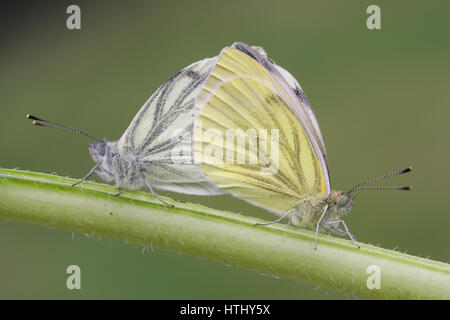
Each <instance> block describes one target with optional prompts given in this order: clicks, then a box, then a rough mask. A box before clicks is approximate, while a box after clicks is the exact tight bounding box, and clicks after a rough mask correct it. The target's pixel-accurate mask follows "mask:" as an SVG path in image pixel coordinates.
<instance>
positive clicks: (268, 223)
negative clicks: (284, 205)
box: [253, 208, 295, 226]
mask: <svg viewBox="0 0 450 320" xmlns="http://www.w3.org/2000/svg"><path fill="white" fill-rule="evenodd" d="M292 211H295V209H293V208H292V209H290V210H288V211H286V212H285V213H283V214H282V215H281V217H279V218H278V219H277V220H274V221H272V222H267V223H255V224H254V225H253V226H268V225H270V224H274V223H278V222H280V221H281V220H283V219H284V218H285V217H286V216H287V215H288V214H289V213H291V212H292Z"/></svg>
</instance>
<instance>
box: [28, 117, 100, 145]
mask: <svg viewBox="0 0 450 320" xmlns="http://www.w3.org/2000/svg"><path fill="white" fill-rule="evenodd" d="M27 118H28V119H31V120H34V121H33V124H34V125H35V126H40V127H47V128H54V129H60V130H64V131H69V132H73V133H77V134H82V135H84V136H86V137H88V138H90V139H92V140H94V141H97V142H100V140H98V139H96V138H94V137H93V136H91V135H90V134H88V133H86V132H84V131H81V130H78V129H74V128H71V127H68V126H65V125H62V124H60V123H57V122H53V121H49V120H44V119H41V118H38V117H35V116H33V115H31V114H27Z"/></svg>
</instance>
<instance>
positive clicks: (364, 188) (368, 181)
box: [346, 167, 412, 193]
mask: <svg viewBox="0 0 450 320" xmlns="http://www.w3.org/2000/svg"><path fill="white" fill-rule="evenodd" d="M411 170H412V167H408V168H406V169H403V170H400V171H396V172H393V173H389V174H385V175H383V176H380V177H378V178H374V179H369V180H366V181H364V182H361V183H359V184H357V185H356V186H354V187H352V188H351V189H350V190H348V191H347V192H346V193H351V192H353V191H356V190H411V186H404V187H362V186H363V185H366V184H369V183H372V182H375V181H378V180H382V179H386V178H389V177H393V176H398V175H400V174H404V173H408V172H410V171H411Z"/></svg>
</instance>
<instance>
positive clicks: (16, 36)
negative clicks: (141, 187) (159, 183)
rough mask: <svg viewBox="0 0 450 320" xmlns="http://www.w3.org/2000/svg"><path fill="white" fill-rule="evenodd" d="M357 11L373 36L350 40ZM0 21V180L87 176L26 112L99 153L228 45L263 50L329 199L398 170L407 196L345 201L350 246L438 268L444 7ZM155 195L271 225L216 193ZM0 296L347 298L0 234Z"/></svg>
mask: <svg viewBox="0 0 450 320" xmlns="http://www.w3.org/2000/svg"><path fill="white" fill-rule="evenodd" d="M373 3H376V4H377V5H379V6H380V8H381V24H382V29H381V30H368V29H367V27H366V19H367V17H368V16H369V15H368V14H367V13H366V8H367V7H368V6H369V5H370V4H373ZM70 4H77V5H79V6H80V8H81V30H68V29H67V27H66V19H67V17H68V16H69V15H68V14H67V13H66V8H67V7H68V6H69V5H70ZM0 9H1V10H0V15H1V16H0V43H1V50H0V97H1V100H0V166H1V167H4V168H20V169H30V170H35V171H42V172H47V173H52V172H56V173H57V174H59V175H63V176H65V175H68V176H71V177H75V178H80V177H82V176H84V175H85V174H86V173H87V172H88V170H89V169H90V168H91V167H92V165H93V162H92V160H91V159H90V156H89V153H88V149H87V147H88V142H89V141H88V140H87V139H85V138H84V137H81V136H77V135H72V134H66V133H63V132H61V131H56V130H48V129H42V128H36V127H33V126H32V125H31V123H30V121H29V120H27V119H26V118H25V115H26V114H27V113H33V114H36V115H38V116H42V117H43V118H48V119H50V120H55V121H59V122H62V123H66V124H69V125H71V126H74V127H75V128H79V129H83V130H86V131H87V132H89V133H90V134H92V135H93V136H96V137H107V138H108V139H110V140H115V139H118V138H120V136H121V135H122V133H123V132H124V130H125V129H126V128H127V126H128V124H129V123H130V121H131V120H132V118H133V117H134V115H135V114H136V112H137V111H138V110H139V108H140V106H141V105H142V104H143V103H144V102H145V101H146V100H147V98H148V97H149V96H150V95H151V94H152V93H153V92H154V91H155V90H156V89H157V88H158V87H159V86H160V85H161V84H162V83H164V82H165V81H166V80H168V79H169V78H170V77H171V76H172V75H174V74H175V73H176V72H178V71H179V70H180V69H181V68H183V67H184V66H186V65H189V64H190V63H192V62H194V61H197V60H200V59H202V58H205V57H211V56H215V55H217V54H218V53H219V52H220V50H221V49H222V48H223V47H225V46H228V45H231V44H232V43H233V42H235V41H244V42H246V43H248V44H251V45H260V46H262V47H264V48H265V50H266V51H267V52H268V54H269V56H270V58H272V59H273V60H275V61H276V62H277V63H278V64H279V65H281V66H283V67H284V68H286V69H287V70H289V71H290V72H291V73H292V74H293V75H294V76H295V77H296V78H297V80H298V81H299V82H300V84H301V85H302V87H303V89H304V91H305V93H306V95H307V96H308V98H309V100H310V101H311V104H312V107H313V109H314V111H315V113H316V116H317V118H318V121H319V123H320V126H321V129H322V133H323V135H324V139H325V145H326V147H327V153H328V161H329V162H328V165H329V168H330V174H331V182H332V187H333V188H334V189H346V188H349V187H351V186H353V185H354V184H356V183H359V182H361V181H362V180H363V179H367V178H372V177H375V176H379V175H381V174H384V173H388V172H391V171H395V170H400V169H403V168H404V167H407V166H409V165H412V166H413V167H414V171H413V172H412V173H410V174H408V175H405V176H400V177H395V178H392V179H389V180H385V181H384V185H405V184H410V185H412V186H413V190H412V191H411V192H397V191H360V192H359V193H357V194H356V195H357V199H356V205H355V207H354V209H353V210H352V211H351V212H350V214H349V215H348V216H347V217H346V222H347V224H348V226H349V228H350V229H351V230H352V232H353V233H354V235H355V236H356V238H357V239H358V240H359V241H361V242H366V243H372V244H378V245H379V246H381V247H384V248H388V249H392V248H397V250H400V251H403V252H404V251H407V252H408V253H410V254H414V255H420V256H430V257H431V258H432V259H436V260H440V261H445V262H448V261H449V260H450V250H449V249H448V244H449V240H450V232H449V231H450V228H449V226H450V215H449V209H448V208H449V205H448V203H447V200H448V199H449V196H450V194H449V177H450V175H449V167H448V164H449V160H450V149H449V138H450V135H449V124H448V120H449V116H450V109H449V105H450V90H449V84H450V59H449V57H450V55H449V54H450V42H449V38H448V35H449V31H450V30H449V29H450V28H449V23H448V18H449V16H450V2H448V1H427V2H426V3H425V2H423V1H365V0H363V1H348V0H347V1H339V2H338V1H333V0H328V1H299V0H295V1H277V2H274V1H269V0H258V1H256V0H255V1H232V0H230V1H195V0H190V1H132V2H127V3H126V4H125V3H124V2H123V1H76V2H73V1H71V2H68V1H58V2H56V1H53V2H50V1H48V2H44V1H39V2H38V1H34V2H25V1H2V2H1V5H0ZM94 180H97V181H100V179H99V178H97V177H96V178H94ZM382 185H383V184H382ZM160 193H161V194H166V195H169V196H172V197H174V198H176V199H180V200H184V201H191V202H197V203H202V204H205V205H208V206H211V207H215V208H219V209H228V210H231V211H235V212H240V213H242V214H248V215H253V216H260V217H264V218H267V219H273V218H274V216H273V215H271V214H269V213H267V212H265V211H264V210H262V209H258V208H255V207H252V206H250V205H248V204H246V203H244V202H243V201H240V200H237V199H234V198H232V197H229V196H223V197H212V198H202V197H192V196H180V195H176V194H169V193H168V192H160ZM70 264H76V265H79V266H80V267H81V270H82V290H79V291H77V290H75V291H69V290H67V289H66V286H65V281H66V277H67V275H66V273H65V270H66V267H67V266H68V265H70ZM330 268H332V266H330ZM0 298H2V299H11V298H26V299H29V298H32V299H34V298H44V299H47V298H62V299H78V298H87V299H90V298H105V299H106V298H113V299H117V298H125V299H128V298H135V299H141V298H145V299H330V298H348V299H352V298H353V297H346V296H344V295H343V294H342V293H338V292H333V291H328V290H324V289H321V288H314V287H313V286H310V285H306V284H301V283H295V282H292V281H288V280H283V279H274V278H271V277H267V276H264V275H261V274H258V273H257V272H253V271H248V270H244V269H240V268H237V267H229V266H225V265H224V264H221V263H217V262H213V261H209V260H205V259H198V258H196V257H191V256H184V255H180V254H176V253H172V252H166V251H160V250H154V251H151V250H150V251H145V252H144V253H143V251H142V248H141V247H138V246H133V245H129V244H124V243H121V242H118V241H112V240H107V239H102V240H92V239H88V238H86V237H85V236H84V235H81V234H75V235H74V236H73V237H72V233H71V232H67V231H60V230H50V229H47V228H43V227H37V226H33V225H26V224H19V223H12V222H1V223H0Z"/></svg>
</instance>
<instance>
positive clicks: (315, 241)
mask: <svg viewBox="0 0 450 320" xmlns="http://www.w3.org/2000/svg"><path fill="white" fill-rule="evenodd" d="M327 209H328V206H325V207H324V208H323V209H322V212H321V213H320V219H319V221H318V222H317V225H316V238H315V240H314V250H316V249H317V239H318V237H319V226H320V223H321V222H322V220H323V217H324V216H325V212H327Z"/></svg>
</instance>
